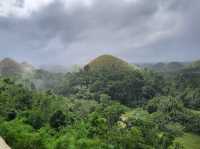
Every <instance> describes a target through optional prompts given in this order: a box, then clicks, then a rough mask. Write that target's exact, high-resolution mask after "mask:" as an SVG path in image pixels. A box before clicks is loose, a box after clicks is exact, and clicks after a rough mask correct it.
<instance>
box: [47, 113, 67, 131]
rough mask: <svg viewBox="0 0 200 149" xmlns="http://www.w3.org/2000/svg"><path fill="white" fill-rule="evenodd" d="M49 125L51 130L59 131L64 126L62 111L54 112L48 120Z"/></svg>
mask: <svg viewBox="0 0 200 149" xmlns="http://www.w3.org/2000/svg"><path fill="white" fill-rule="evenodd" d="M49 124H50V126H51V127H52V128H55V129H59V128H60V127H62V126H64V125H65V124H66V122H65V115H64V114H63V112H62V111H56V112H55V113H54V114H53V115H52V116H51V118H50V121H49Z"/></svg>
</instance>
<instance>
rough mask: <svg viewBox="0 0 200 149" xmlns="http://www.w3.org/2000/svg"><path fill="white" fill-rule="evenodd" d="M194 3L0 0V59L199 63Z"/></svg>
mask: <svg viewBox="0 0 200 149" xmlns="http://www.w3.org/2000/svg"><path fill="white" fill-rule="evenodd" d="M199 15H200V0H0V58H1V59H2V58H4V57H11V58H14V59H16V60H19V61H28V62H30V63H33V64H35V65H41V64H62V65H71V64H84V63H87V62H88V61H89V60H91V59H92V58H94V57H96V56H98V55H101V54H113V55H115V56H119V57H121V58H123V59H125V60H127V61H129V62H158V61H191V60H196V59H200V16H199Z"/></svg>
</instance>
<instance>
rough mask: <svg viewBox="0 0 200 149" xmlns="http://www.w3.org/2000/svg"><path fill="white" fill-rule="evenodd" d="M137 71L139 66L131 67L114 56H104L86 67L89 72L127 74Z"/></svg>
mask: <svg viewBox="0 0 200 149" xmlns="http://www.w3.org/2000/svg"><path fill="white" fill-rule="evenodd" d="M135 69H137V66H134V65H129V64H128V63H127V62H126V61H124V60H122V59H120V58H117V57H114V56H112V55H102V56H99V57H97V58H95V59H94V60H92V61H91V62H90V63H89V64H87V65H86V66H85V67H84V70H88V71H111V72H112V71H114V72H118V71H120V72H127V71H132V70H135Z"/></svg>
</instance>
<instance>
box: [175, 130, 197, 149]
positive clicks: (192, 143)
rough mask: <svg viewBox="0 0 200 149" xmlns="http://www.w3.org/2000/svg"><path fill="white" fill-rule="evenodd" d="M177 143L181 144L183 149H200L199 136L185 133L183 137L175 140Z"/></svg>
mask: <svg viewBox="0 0 200 149" xmlns="http://www.w3.org/2000/svg"><path fill="white" fill-rule="evenodd" d="M176 141H177V142H180V143H181V144H183V146H184V147H185V149H200V136H199V135H196V134H193V133H185V134H184V135H183V137H180V138H177V139H176Z"/></svg>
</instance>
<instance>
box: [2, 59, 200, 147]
mask: <svg viewBox="0 0 200 149" xmlns="http://www.w3.org/2000/svg"><path fill="white" fill-rule="evenodd" d="M0 73H1V76H0V136H1V137H3V138H4V139H5V141H6V142H7V144H8V145H9V146H10V147H11V148H12V149H200V144H199V142H200V61H196V62H192V63H187V64H186V63H184V64H183V63H178V62H172V63H169V64H161V63H159V64H155V65H145V66H140V65H133V64H129V63H127V62H125V61H123V60H121V59H119V58H116V57H113V56H111V55H103V56H100V57H98V58H96V59H94V60H93V61H91V62H90V63H88V64H87V65H85V66H84V67H83V68H81V69H80V70H79V71H75V72H66V73H52V72H48V71H45V70H42V69H35V68H34V67H32V66H31V65H30V64H27V63H22V64H20V63H17V62H15V61H13V60H11V59H8V58H7V59H4V60H2V61H1V62H0Z"/></svg>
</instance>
